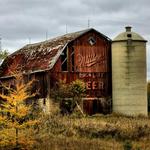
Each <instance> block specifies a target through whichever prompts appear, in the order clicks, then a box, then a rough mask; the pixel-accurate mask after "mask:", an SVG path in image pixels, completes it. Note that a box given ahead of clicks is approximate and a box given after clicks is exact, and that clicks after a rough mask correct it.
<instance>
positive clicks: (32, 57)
mask: <svg viewBox="0 0 150 150" xmlns="http://www.w3.org/2000/svg"><path fill="white" fill-rule="evenodd" d="M91 30H94V29H86V30H82V31H79V32H74V33H69V34H65V35H63V36H59V37H56V38H53V39H50V40H46V41H43V42H39V43H35V44H28V45H26V46H24V47H23V48H21V49H19V50H18V51H16V52H14V53H13V54H11V55H10V56H9V57H8V58H6V59H5V61H4V63H3V64H2V70H3V71H2V72H3V73H2V76H5V75H6V74H7V75H10V73H9V72H12V71H13V70H16V68H17V67H18V65H19V68H21V70H22V71H24V72H26V73H29V72H30V73H32V72H38V71H42V70H50V69H52V68H53V66H54V65H55V63H56V61H57V60H58V58H59V56H60V54H61V53H62V52H63V50H64V49H65V47H66V46H67V45H68V43H70V42H71V41H73V40H75V39H76V38H78V37H80V36H81V35H83V34H85V33H87V32H89V31H91ZM95 31H96V30H95ZM96 32H98V31H96ZM98 33H99V32H98ZM99 34H101V33H99ZM101 35H102V36H103V37H105V38H107V39H109V38H108V37H106V36H105V35H103V34H101ZM109 40H110V39H109ZM6 63H7V66H6ZM3 66H4V67H3ZM5 67H6V68H7V69H6V68H5ZM5 69H6V70H7V71H4V70H5Z"/></svg>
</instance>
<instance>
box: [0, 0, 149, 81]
mask: <svg viewBox="0 0 150 150" xmlns="http://www.w3.org/2000/svg"><path fill="white" fill-rule="evenodd" d="M88 19H89V20H90V27H92V28H95V29H96V30H98V31H99V32H102V33H103V34H105V35H107V36H108V37H110V38H111V39H113V38H114V37H115V36H116V35H117V34H118V33H120V32H123V31H124V27H125V26H127V25H131V26H132V27H133V30H134V31H135V32H138V33H139V34H141V35H142V36H143V37H144V38H145V39H147V40H148V41H150V0H0V37H1V38H2V49H7V50H9V52H11V53H12V52H14V51H15V50H17V49H19V48H21V47H23V46H24V45H25V44H28V43H29V41H30V40H29V39H31V43H34V42H39V41H42V40H45V39H46V32H47V33H48V34H47V35H48V38H52V37H55V36H58V35H62V34H65V33H66V25H67V32H74V31H78V30H82V29H85V28H87V27H88ZM147 45H148V46H147V60H148V77H149V79H150V60H149V57H150V43H148V44H147Z"/></svg>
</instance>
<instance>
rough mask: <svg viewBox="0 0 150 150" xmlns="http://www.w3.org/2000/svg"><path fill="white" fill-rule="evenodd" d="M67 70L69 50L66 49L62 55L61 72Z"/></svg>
mask: <svg viewBox="0 0 150 150" xmlns="http://www.w3.org/2000/svg"><path fill="white" fill-rule="evenodd" d="M67 68H68V60H67V49H65V50H64V51H63V53H62V54H61V70H62V71H67Z"/></svg>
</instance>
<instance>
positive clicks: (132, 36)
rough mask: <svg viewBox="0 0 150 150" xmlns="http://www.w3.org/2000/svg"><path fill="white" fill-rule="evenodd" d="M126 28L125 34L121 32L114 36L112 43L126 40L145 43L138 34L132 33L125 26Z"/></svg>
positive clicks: (128, 27) (129, 28)
mask: <svg viewBox="0 0 150 150" xmlns="http://www.w3.org/2000/svg"><path fill="white" fill-rule="evenodd" d="M125 28H126V32H122V33H120V34H119V35H118V36H116V37H115V38H114V39H113V41H126V40H128V39H132V40H134V41H145V42H146V40H145V39H144V38H143V37H142V36H141V35H139V34H138V33H135V32H132V31H131V27H130V26H127V27H125Z"/></svg>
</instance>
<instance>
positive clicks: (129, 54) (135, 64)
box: [112, 26, 148, 115]
mask: <svg viewBox="0 0 150 150" xmlns="http://www.w3.org/2000/svg"><path fill="white" fill-rule="evenodd" d="M146 42H147V41H146V40H145V39H144V38H143V37H141V36H140V35H139V34H137V33H135V32H132V31H131V27H129V26H128V27H126V31H125V32H123V33H121V34H119V35H118V36H117V37H116V38H115V39H114V40H113V41H112V93H113V112H119V113H122V114H126V115H138V114H143V115H147V114H148V111H147V83H146Z"/></svg>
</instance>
